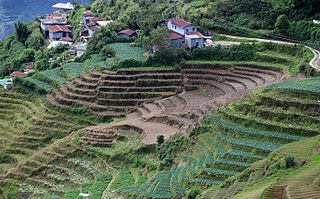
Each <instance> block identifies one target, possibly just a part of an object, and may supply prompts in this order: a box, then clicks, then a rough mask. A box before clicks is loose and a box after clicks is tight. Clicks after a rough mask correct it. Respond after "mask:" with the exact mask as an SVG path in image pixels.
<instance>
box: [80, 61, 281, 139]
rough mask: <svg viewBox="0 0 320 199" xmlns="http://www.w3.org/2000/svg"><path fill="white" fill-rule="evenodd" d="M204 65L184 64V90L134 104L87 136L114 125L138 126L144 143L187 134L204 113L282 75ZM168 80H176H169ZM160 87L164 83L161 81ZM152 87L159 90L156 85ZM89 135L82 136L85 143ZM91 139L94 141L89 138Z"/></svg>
mask: <svg viewBox="0 0 320 199" xmlns="http://www.w3.org/2000/svg"><path fill="white" fill-rule="evenodd" d="M205 66H207V67H206V68H204V65H199V66H195V65H191V66H188V65H185V66H184V67H183V68H182V70H181V75H180V76H182V78H183V82H184V84H185V85H184V88H185V90H186V92H182V93H180V94H177V95H173V96H171V97H167V98H164V99H159V100H155V101H152V100H150V101H149V102H146V103H143V104H141V106H140V107H136V108H137V110H136V111H133V112H132V113H130V114H128V115H127V119H126V120H125V121H122V122H120V123H116V124H114V125H101V126H97V127H90V128H89V129H88V136H89V137H91V138H92V136H90V134H92V133H91V132H92V131H105V132H110V130H109V129H113V128H114V126H117V127H119V126H127V127H131V128H135V129H139V130H138V131H141V132H142V133H143V134H144V135H145V139H144V143H146V144H152V143H154V142H155V141H156V137H157V136H158V135H164V136H165V137H166V138H168V137H170V136H171V135H173V134H175V133H177V132H180V133H182V134H186V133H188V132H190V131H191V129H192V128H194V127H195V126H196V125H197V124H199V123H200V122H201V120H202V117H203V116H204V115H205V114H207V113H209V112H212V111H216V110H217V109H218V108H219V107H220V106H222V105H226V104H228V103H230V102H231V101H234V100H236V99H239V98H241V97H243V96H245V95H246V94H247V93H248V92H249V91H251V90H252V89H254V88H257V87H260V86H263V85H266V84H269V83H271V82H274V81H278V80H279V79H280V77H281V73H280V72H275V71H270V70H264V69H255V68H249V67H240V66H239V67H235V68H231V67H230V68H229V66H219V65H205ZM118 73H119V72H118ZM159 74H161V73H159ZM177 75H178V73H177ZM170 81H176V80H174V79H171V80H170ZM181 81H182V80H181ZM181 81H180V82H181ZM122 83H123V82H122ZM162 86H166V85H163V84H162ZM171 86H172V85H171ZM155 87H156V89H162V87H159V86H155ZM109 89H110V88H109ZM128 89H132V88H128ZM144 89H146V87H144ZM153 100H154V99H153ZM132 110H134V109H132ZM88 136H85V137H84V138H83V139H84V140H83V141H84V143H85V139H87V137H88ZM104 140H105V142H106V143H109V142H110V140H109V139H108V137H106V139H104V138H103V137H96V139H95V141H96V142H102V143H103V142H104ZM91 141H94V140H92V139H91ZM87 143H90V142H87Z"/></svg>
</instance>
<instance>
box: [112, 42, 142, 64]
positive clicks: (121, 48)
mask: <svg viewBox="0 0 320 199" xmlns="http://www.w3.org/2000/svg"><path fill="white" fill-rule="evenodd" d="M110 46H111V48H113V49H114V51H115V52H116V57H117V58H119V59H120V60H126V59H134V60H137V61H144V60H145V59H146V58H145V56H144V55H143V54H144V50H143V49H142V48H140V47H131V46H130V44H129V43H113V44H110Z"/></svg>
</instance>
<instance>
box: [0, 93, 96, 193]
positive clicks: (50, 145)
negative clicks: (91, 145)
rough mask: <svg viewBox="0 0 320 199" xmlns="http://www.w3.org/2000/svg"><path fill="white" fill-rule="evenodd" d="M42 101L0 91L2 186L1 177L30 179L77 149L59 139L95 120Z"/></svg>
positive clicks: (0, 171)
mask: <svg viewBox="0 0 320 199" xmlns="http://www.w3.org/2000/svg"><path fill="white" fill-rule="evenodd" d="M43 101H44V100H43V99H42V98H38V97H36V96H29V95H27V94H25V95H23V94H20V93H17V92H14V91H12V92H4V91H0V106H1V109H0V126H1V128H0V135H1V140H0V148H1V152H0V156H1V162H0V181H1V187H2V188H3V186H2V185H3V182H4V181H3V180H4V179H6V180H8V179H14V180H20V182H23V181H24V180H28V179H29V180H30V178H31V176H32V175H34V174H36V173H40V172H42V171H43V169H44V168H45V167H46V166H47V165H50V164H51V162H53V161H54V162H56V161H57V160H59V159H60V158H63V157H66V156H68V154H69V153H72V152H76V151H78V148H76V147H74V146H73V145H72V144H71V143H68V142H64V141H63V140H62V141H61V139H64V138H68V137H69V135H71V133H72V132H73V131H76V130H78V129H82V128H84V127H86V126H90V125H95V124H96V123H95V121H96V119H94V118H92V117H91V116H86V115H85V114H82V115H81V117H80V116H79V115H77V114H75V113H69V112H68V111H67V110H64V111H63V112H61V111H60V112H59V111H57V110H56V109H55V108H53V107H52V106H51V105H49V104H46V103H44V102H43ZM79 157H82V156H79ZM57 162H59V161H57ZM31 180H37V179H31ZM81 184H82V183H81ZM44 186H45V185H44ZM56 189H59V188H57V187H56ZM1 191H2V190H1Z"/></svg>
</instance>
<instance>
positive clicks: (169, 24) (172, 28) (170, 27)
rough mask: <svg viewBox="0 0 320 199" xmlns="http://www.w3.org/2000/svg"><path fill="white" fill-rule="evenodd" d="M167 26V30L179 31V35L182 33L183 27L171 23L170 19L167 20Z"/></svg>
mask: <svg viewBox="0 0 320 199" xmlns="http://www.w3.org/2000/svg"><path fill="white" fill-rule="evenodd" d="M167 28H168V29H169V30H172V31H173V32H176V33H179V34H180V35H184V29H183V28H181V27H179V26H176V25H173V24H172V23H171V21H168V23H167Z"/></svg>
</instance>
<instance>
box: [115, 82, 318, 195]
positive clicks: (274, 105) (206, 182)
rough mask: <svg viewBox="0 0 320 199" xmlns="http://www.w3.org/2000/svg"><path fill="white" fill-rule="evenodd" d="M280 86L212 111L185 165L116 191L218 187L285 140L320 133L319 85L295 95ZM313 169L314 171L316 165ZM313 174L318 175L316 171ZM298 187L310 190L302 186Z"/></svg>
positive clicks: (170, 192) (160, 192)
mask: <svg viewBox="0 0 320 199" xmlns="http://www.w3.org/2000/svg"><path fill="white" fill-rule="evenodd" d="M311 81H316V80H311ZM298 82H299V83H298ZM302 82H304V81H297V82H295V83H294V84H293V85H298V86H297V89H296V90H299V89H298V88H299V87H300V85H301V84H303V83H302ZM281 85H282V83H280V84H275V85H273V86H270V87H272V88H277V89H266V90H259V91H255V92H254V93H252V94H250V95H249V96H248V97H247V98H245V99H243V100H241V101H239V102H235V103H233V104H231V105H229V106H228V107H225V108H222V109H220V111H219V112H218V113H216V114H214V115H208V116H207V117H206V118H205V119H204V122H203V124H202V126H200V127H197V128H195V129H194V130H193V131H192V132H191V134H190V136H191V137H192V138H193V140H194V141H193V142H194V143H193V144H192V147H191V148H190V149H189V150H187V151H188V152H185V153H182V155H178V156H177V158H175V160H174V162H176V163H177V165H184V166H173V167H172V169H171V170H166V171H159V172H158V173H157V174H156V175H154V177H152V178H151V179H150V180H148V181H147V182H146V183H144V184H141V185H138V186H129V187H123V188H121V189H119V190H118V191H119V192H120V193H124V194H127V195H131V196H136V197H152V198H160V196H163V197H164V198H172V197H181V196H183V195H185V194H186V193H187V191H188V190H189V189H190V188H193V187H201V188H209V187H212V186H217V187H219V186H220V185H222V184H224V183H225V180H226V179H228V178H231V179H232V178H233V176H238V175H241V172H242V171H244V170H246V169H249V168H250V167H251V166H252V164H253V163H255V162H257V161H260V160H263V159H265V158H267V157H268V155H269V154H270V153H272V152H273V151H276V150H277V149H279V148H281V147H285V148H286V144H288V143H291V142H297V141H302V140H305V139H306V138H308V137H313V136H317V135H319V134H320V125H319V120H320V118H319V110H320V109H319V108H320V103H319V96H318V95H317V94H316V92H315V91H316V87H314V89H315V90H312V91H310V92H309V93H308V95H301V93H300V94H298V93H294V94H292V93H291V92H290V91H288V90H286V88H284V90H281V89H280V88H279V87H281ZM278 88H279V89H278ZM297 92H299V91H297ZM303 93H305V91H303ZM299 96H303V97H299ZM297 121H299V123H297ZM288 124H290V125H288ZM311 140H312V139H311ZM169 142H170V141H169ZM295 151H296V150H295ZM312 168H313V170H312V171H313V172H315V171H316V170H315V166H312ZM310 172H311V171H310ZM312 176H313V177H314V178H313V180H314V179H315V178H316V177H317V173H314V174H313V175H312ZM305 178H307V176H306V175H305ZM306 180H307V179H306ZM246 183H247V182H246V181H243V182H240V183H239V182H238V183H237V184H236V185H235V186H233V187H232V188H231V189H233V190H232V191H230V192H228V191H227V189H226V190H225V191H221V192H219V191H214V188H213V191H211V192H209V193H206V194H209V195H206V196H207V197H209V196H210V197H213V196H216V197H218V196H220V197H223V196H224V197H226V196H227V198H230V197H231V196H232V194H235V193H237V192H238V191H240V190H241V189H242V188H243V187H244V186H245V185H246ZM308 183H309V184H310V183H311V181H310V182H309V181H308ZM292 186H293V187H297V186H298V185H297V184H295V185H292ZM305 187H306V186H305ZM312 187H313V188H312ZM265 188H266V187H265ZM217 190H218V189H217ZM289 190H291V189H289ZM292 190H294V189H293V188H292ZM299 190H300V191H301V193H303V192H306V193H307V191H305V190H304V189H303V187H302V185H301V186H300V188H299ZM309 190H310V191H311V190H313V191H314V194H317V193H319V192H318V191H319V188H317V187H316V186H309ZM260 191H261V192H262V191H263V189H262V190H260ZM216 194H218V196H217V195H216ZM219 194H222V195H219ZM228 194H229V195H228ZM230 194H231V195H230ZM296 194H298V193H297V192H296V191H292V196H295V195H296ZM163 197H162V198H163Z"/></svg>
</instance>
